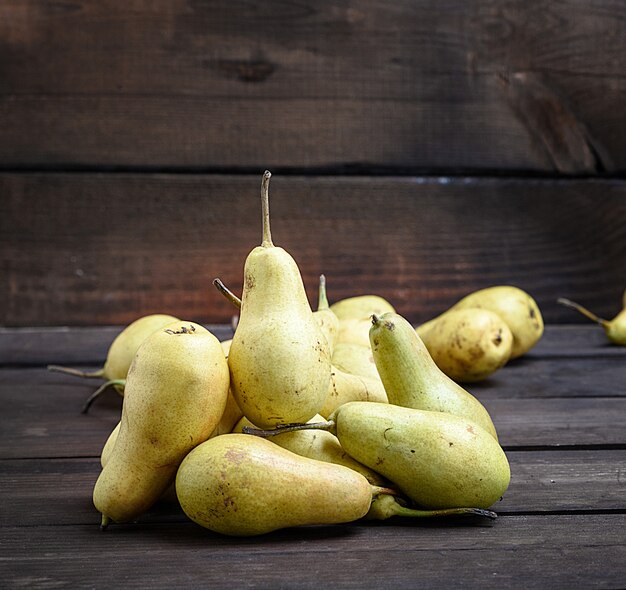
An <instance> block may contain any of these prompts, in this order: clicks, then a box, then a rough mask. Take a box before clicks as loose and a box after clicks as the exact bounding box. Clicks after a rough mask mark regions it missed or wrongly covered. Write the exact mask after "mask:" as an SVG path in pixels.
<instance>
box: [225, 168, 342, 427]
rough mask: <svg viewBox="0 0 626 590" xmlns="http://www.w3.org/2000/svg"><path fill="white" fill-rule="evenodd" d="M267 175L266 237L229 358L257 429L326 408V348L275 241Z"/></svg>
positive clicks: (248, 272)
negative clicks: (270, 220)
mask: <svg viewBox="0 0 626 590" xmlns="http://www.w3.org/2000/svg"><path fill="white" fill-rule="evenodd" d="M270 176H271V175H270V173H269V172H265V174H264V175H263V182H262V190H261V196H262V206H263V241H262V244H261V246H257V247H256V248H254V249H253V250H252V252H250V254H249V255H248V257H247V259H246V263H245V267H244V286H243V294H242V297H241V313H240V316H239V324H238V325H237V330H236V331H235V335H234V336H233V342H232V344H231V347H230V352H229V355H228V365H229V368H230V374H231V388H232V391H233V396H234V397H235V400H236V401H237V404H238V405H239V407H240V408H241V410H242V412H243V413H244V415H245V416H247V417H248V418H249V419H250V420H252V422H254V423H255V424H258V425H259V426H262V427H271V426H274V425H277V424H283V423H290V422H306V421H307V420H309V419H310V418H311V417H312V416H314V415H315V414H316V413H318V412H319V410H320V409H321V408H322V406H323V405H324V402H325V400H326V395H327V392H328V384H329V381H330V353H329V349H328V342H327V340H326V337H325V336H324V334H323V333H322V331H321V330H320V328H319V325H318V323H317V322H316V320H315V317H314V316H313V312H312V311H311V307H310V305H309V302H308V300H307V296H306V292H305V290H304V285H303V283H302V277H301V276H300V270H299V269H298V266H297V264H296V262H295V261H294V259H293V258H292V257H291V255H290V254H289V253H288V252H286V251H285V250H284V249H283V248H280V247H277V246H274V244H273V242H272V237H271V232H270V222H269V198H268V186H269V179H270Z"/></svg>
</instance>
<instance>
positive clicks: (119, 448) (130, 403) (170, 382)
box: [93, 322, 229, 527]
mask: <svg viewBox="0 0 626 590" xmlns="http://www.w3.org/2000/svg"><path fill="white" fill-rule="evenodd" d="M228 383H229V376H228V365H227V363H226V358H225V357H224V353H223V351H222V348H221V346H220V343H219V341H218V340H217V338H216V337H215V336H214V335H213V334H211V332H209V331H208V330H206V329H205V328H203V327H202V326H200V325H198V324H194V323H192V322H175V323H172V324H169V325H168V326H167V327H166V328H163V329H161V330H158V331H157V332H155V333H153V334H152V335H151V336H149V337H148V338H147V339H146V340H145V341H144V342H143V344H142V345H141V346H140V347H139V349H138V350H137V353H136V355H135V358H134V360H133V362H132V364H131V367H130V369H129V371H128V376H127V380H126V387H125V396H124V402H123V405H122V419H121V423H120V429H119V433H118V435H117V440H116V441H115V445H114V447H113V450H112V452H111V453H110V456H109V458H108V461H107V462H106V465H105V466H104V468H103V470H102V472H101V474H100V476H99V477H98V480H97V482H96V485H95V487H94V491H93V501H94V505H95V506H96V508H97V509H98V511H99V512H101V513H102V526H103V527H105V526H106V525H107V524H108V523H109V522H110V521H111V520H113V521H115V522H128V521H130V520H133V519H135V518H137V517H138V516H139V515H140V514H142V513H143V512H144V511H146V510H147V509H148V508H150V506H152V504H154V502H155V501H156V500H157V499H158V498H159V497H160V496H161V495H162V493H163V492H164V491H165V489H166V488H167V487H168V486H169V484H170V483H171V482H172V480H173V478H174V477H175V474H176V469H177V468H178V465H179V464H180V462H181V461H182V459H183V458H184V457H185V455H186V454H187V453H188V452H189V451H190V450H191V449H192V448H194V447H195V446H196V445H198V444H200V443H201V442H203V441H205V440H206V439H207V438H208V437H209V436H210V434H211V432H212V431H213V430H214V429H215V427H216V426H217V424H218V422H219V420H220V418H221V416H222V414H223V412H224V407H225V405H226V398H227V395H228ZM216 438H219V437H216Z"/></svg>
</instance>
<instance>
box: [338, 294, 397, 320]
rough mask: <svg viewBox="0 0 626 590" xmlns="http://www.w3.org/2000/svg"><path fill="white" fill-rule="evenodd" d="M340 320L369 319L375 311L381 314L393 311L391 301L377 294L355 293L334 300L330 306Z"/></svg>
mask: <svg viewBox="0 0 626 590" xmlns="http://www.w3.org/2000/svg"><path fill="white" fill-rule="evenodd" d="M330 309H332V310H333V312H334V313H335V315H336V316H337V317H338V318H339V319H340V320H347V319H357V320H360V319H369V318H370V316H371V315H372V314H373V313H375V314H376V315H382V314H383V313H387V312H388V311H395V309H394V308H393V306H392V305H391V303H389V301H387V300H386V299H384V298H383V297H380V296H379V295H357V296H356V297H348V298H347V299H342V300H340V301H336V302H335V303H333V304H332V305H331V306H330Z"/></svg>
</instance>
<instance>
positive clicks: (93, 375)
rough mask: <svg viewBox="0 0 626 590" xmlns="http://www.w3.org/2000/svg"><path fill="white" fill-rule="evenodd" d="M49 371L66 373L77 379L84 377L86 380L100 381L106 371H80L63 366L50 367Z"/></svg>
mask: <svg viewBox="0 0 626 590" xmlns="http://www.w3.org/2000/svg"><path fill="white" fill-rule="evenodd" d="M47 368H48V371H55V372H57V373H65V374H66V375H74V376H75V377H84V378H86V379H99V378H102V377H104V369H98V370H97V371H92V372H88V371H80V370H79V369H72V368H71V367H62V366H61V365H48V367H47Z"/></svg>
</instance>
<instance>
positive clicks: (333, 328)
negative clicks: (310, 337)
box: [313, 275, 339, 356]
mask: <svg viewBox="0 0 626 590" xmlns="http://www.w3.org/2000/svg"><path fill="white" fill-rule="evenodd" d="M313 316H314V317H315V320H316V321H317V323H318V325H319V327H320V330H321V331H322V333H323V334H324V336H326V341H327V342H328V352H329V353H330V355H331V356H332V354H333V350H334V348H335V344H336V343H337V336H338V335H339V318H338V317H337V316H336V315H335V314H334V312H333V311H332V310H331V309H330V307H329V306H328V297H327V295H326V277H325V276H324V275H320V284H319V296H318V304H317V310H316V311H314V312H313Z"/></svg>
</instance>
